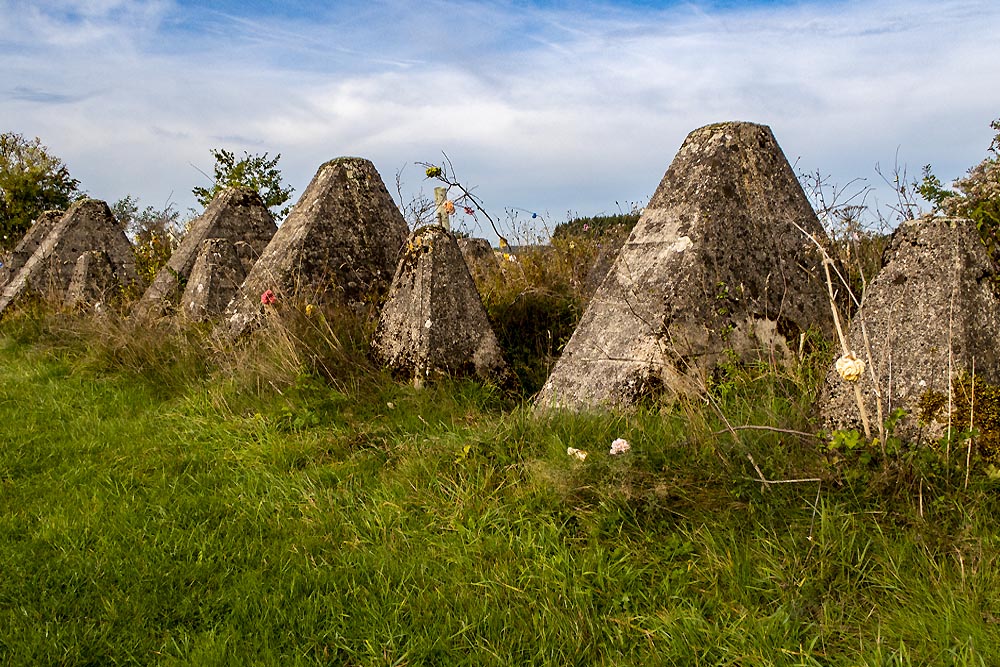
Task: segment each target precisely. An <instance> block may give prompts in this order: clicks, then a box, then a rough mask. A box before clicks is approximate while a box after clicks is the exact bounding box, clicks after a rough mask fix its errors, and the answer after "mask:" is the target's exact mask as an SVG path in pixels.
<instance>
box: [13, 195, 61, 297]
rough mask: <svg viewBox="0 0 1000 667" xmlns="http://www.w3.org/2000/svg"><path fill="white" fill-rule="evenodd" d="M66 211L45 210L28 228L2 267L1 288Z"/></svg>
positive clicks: (18, 269)
mask: <svg viewBox="0 0 1000 667" xmlns="http://www.w3.org/2000/svg"><path fill="white" fill-rule="evenodd" d="M63 213H64V211H45V212H44V213H42V214H41V215H40V216H38V219H37V220H35V223H34V224H33V225H31V227H29V228H28V231H27V232H25V234H24V236H23V237H21V240H20V241H19V242H18V244H17V245H16V246H14V250H13V251H11V253H10V255H9V256H8V257H7V259H6V261H5V262H4V265H3V267H0V289H2V288H3V287H4V286H5V285H6V284H7V283H8V281H10V279H11V278H13V277H14V276H15V275H16V274H17V272H18V271H20V270H21V268H22V267H23V266H24V265H25V264H27V263H28V260H29V259H31V256H32V255H34V254H35V251H36V250H38V246H40V245H41V244H42V242H43V241H45V239H46V237H47V236H48V235H49V234H51V233H52V230H53V229H54V228H55V226H56V223H57V222H59V220H60V219H61V218H62V217H63Z"/></svg>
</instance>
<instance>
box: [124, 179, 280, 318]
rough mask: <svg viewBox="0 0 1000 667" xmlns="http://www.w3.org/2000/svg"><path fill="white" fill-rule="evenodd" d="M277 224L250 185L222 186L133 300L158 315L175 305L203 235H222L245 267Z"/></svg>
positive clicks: (140, 309)
mask: <svg viewBox="0 0 1000 667" xmlns="http://www.w3.org/2000/svg"><path fill="white" fill-rule="evenodd" d="M277 229H278V227H277V225H275V223H274V217H273V216H272V215H271V212H270V211H268V210H267V205H266V204H265V203H264V200H263V199H261V198H260V195H259V194H257V192H256V191H255V190H253V189H252V188H242V187H232V188H225V189H223V190H221V191H220V192H219V194H217V195H216V196H215V198H214V199H212V201H211V203H210V204H209V205H208V208H206V209H205V212H204V213H202V214H201V215H200V216H199V217H197V218H195V219H194V220H193V221H192V222H191V224H190V227H189V229H188V231H187V232H186V233H185V234H184V238H183V240H182V241H181V244H180V245H179V246H178V247H177V249H176V250H175V251H174V252H173V254H172V255H170V259H169V260H168V261H167V264H166V266H164V267H163V268H162V269H160V271H159V272H158V273H157V274H156V277H155V278H154V279H153V282H152V283H151V284H150V286H149V288H148V289H147V290H146V292H145V294H143V295H142V298H141V299H140V300H139V302H138V303H137V304H136V308H135V309H136V312H137V313H140V314H152V315H162V314H164V313H167V312H170V311H172V310H173V308H174V307H175V306H176V305H177V302H178V297H179V296H180V293H181V292H182V291H183V283H184V281H185V280H187V278H188V276H189V275H190V274H191V270H192V269H193V268H194V264H195V260H196V259H197V258H198V255H199V253H200V252H201V250H202V244H203V243H204V242H205V240H206V239H209V238H216V239H225V240H227V241H228V242H229V243H230V245H232V246H233V247H234V248H235V250H236V253H237V255H238V256H239V258H240V261H241V262H242V264H243V270H244V273H245V272H247V271H249V270H250V268H251V267H252V266H253V265H254V263H255V262H256V261H257V259H258V258H259V257H260V254H261V253H262V252H263V251H264V248H266V247H267V244H268V243H269V242H270V241H271V238H273V237H274V233H275V231H277Z"/></svg>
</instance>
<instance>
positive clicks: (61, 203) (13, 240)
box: [0, 132, 80, 250]
mask: <svg viewBox="0 0 1000 667" xmlns="http://www.w3.org/2000/svg"><path fill="white" fill-rule="evenodd" d="M79 186H80V181H78V180H77V179H75V178H73V177H71V176H70V175H69V169H68V168H67V167H66V165H65V164H64V163H63V161H62V160H60V159H59V158H58V157H56V156H55V155H52V154H51V153H50V152H49V149H48V148H47V147H46V146H44V145H43V144H42V142H41V140H40V139H39V138H38V137H35V138H34V139H27V138H25V137H24V136H23V135H21V134H17V133H14V132H4V133H3V134H0V249H2V250H6V249H10V248H12V247H13V246H15V245H17V242H18V241H19V240H20V239H21V237H22V236H23V235H24V233H25V232H26V231H27V230H28V227H30V226H31V224H32V223H33V222H34V221H35V219H36V218H37V217H38V216H39V215H40V214H41V213H42V212H43V211H46V210H48V209H60V208H66V207H67V206H68V205H69V203H70V202H71V201H72V200H73V199H74V198H75V197H76V196H77V195H78V193H79Z"/></svg>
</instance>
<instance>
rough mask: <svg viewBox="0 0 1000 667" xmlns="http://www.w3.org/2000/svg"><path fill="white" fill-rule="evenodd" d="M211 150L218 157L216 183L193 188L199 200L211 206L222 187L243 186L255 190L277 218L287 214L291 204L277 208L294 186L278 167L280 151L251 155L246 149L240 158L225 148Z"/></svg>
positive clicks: (203, 204)
mask: <svg viewBox="0 0 1000 667" xmlns="http://www.w3.org/2000/svg"><path fill="white" fill-rule="evenodd" d="M211 153H212V157H214V158H215V183H214V185H212V187H210V188H202V187H196V188H194V189H193V190H191V192H192V193H194V196H195V197H196V198H197V199H198V203H200V204H201V205H202V206H208V205H209V204H210V203H211V201H212V199H213V198H214V197H215V195H216V194H218V193H219V191H220V190H222V189H223V188H227V187H233V186H243V187H249V188H253V189H254V190H256V191H257V192H258V194H260V197H261V199H263V200H264V203H265V204H266V205H267V207H268V208H269V209H271V212H272V213H273V214H274V215H275V217H276V218H278V219H281V218H284V217H285V216H286V215H288V211H289V209H290V208H291V207H290V206H285V207H284V208H282V209H280V210H278V211H277V212H275V210H274V209H276V208H277V207H279V206H281V205H282V204H284V203H285V202H287V201H288V200H289V199H291V197H292V192H294V188H291V187H284V185H283V184H282V182H281V171H280V170H278V160H280V159H281V154H280V153H279V154H278V155H275V156H274V157H273V158H268V157H267V153H264V154H263V155H256V154H254V155H250V154H249V153H247V152H246V151H244V152H243V159H241V160H239V161H237V160H236V156H235V155H234V154H233V153H231V152H230V151H227V150H226V149H224V148H213V149H212V150H211ZM206 175H207V174H206Z"/></svg>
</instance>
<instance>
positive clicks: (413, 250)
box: [372, 225, 505, 386]
mask: <svg viewBox="0 0 1000 667" xmlns="http://www.w3.org/2000/svg"><path fill="white" fill-rule="evenodd" d="M372 352H373V353H374V355H375V357H376V359H378V360H379V361H380V362H381V363H383V364H385V365H386V366H388V367H389V368H391V369H392V370H393V371H394V372H396V373H397V374H399V375H405V376H407V377H408V378H411V379H413V381H414V383H415V384H416V385H418V386H419V385H420V384H422V383H423V382H424V381H426V380H428V379H433V378H434V377H441V376H446V377H447V376H450V377H459V376H477V377H480V378H487V377H489V376H494V377H499V376H500V375H502V373H503V371H504V368H505V364H504V360H503V356H502V354H501V352H500V346H499V344H498V343H497V338H496V336H495V335H494V333H493V329H492V328H491V327H490V322H489V319H488V318H487V316H486V310H485V309H484V308H483V302H482V301H481V300H480V298H479V292H478V291H476V284H475V283H474V282H473V281H472V276H471V275H470V274H469V269H468V267H467V266H466V264H465V259H464V258H463V257H462V252H461V251H460V250H459V248H458V244H457V243H456V242H455V237H454V236H453V235H452V234H451V232H449V231H447V230H446V229H444V228H443V227H441V226H439V225H428V226H426V227H421V228H420V229H417V230H416V231H414V232H413V234H412V235H411V236H410V238H409V240H408V241H407V244H406V248H405V249H404V251H403V255H402V258H401V259H400V260H399V266H398V267H397V268H396V275H395V276H394V277H393V279H392V287H391V288H390V289H389V297H388V300H387V301H386V303H385V306H384V307H383V309H382V314H381V316H380V317H379V322H378V327H377V328H376V330H375V335H374V337H373V339H372Z"/></svg>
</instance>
